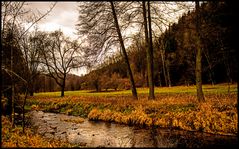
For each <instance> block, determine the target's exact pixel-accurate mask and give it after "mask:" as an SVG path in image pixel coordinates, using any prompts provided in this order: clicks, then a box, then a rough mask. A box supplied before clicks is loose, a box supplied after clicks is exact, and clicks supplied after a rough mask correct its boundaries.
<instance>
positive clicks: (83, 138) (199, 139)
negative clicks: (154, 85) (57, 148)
mask: <svg viewBox="0 0 239 149" xmlns="http://www.w3.org/2000/svg"><path fill="white" fill-rule="evenodd" d="M31 123H32V126H33V127H35V128H36V131H37V133H39V134H42V135H43V136H44V137H46V138H55V139H61V140H64V141H65V140H66V141H68V142H69V143H72V144H77V145H79V146H84V147H230V146H231V147H236V146H237V145H238V138H237V137H236V136H223V135H213V134H207V133H201V132H189V131H182V130H175V129H170V128H168V129H165V128H152V127H149V128H142V127H138V126H128V125H122V124H116V123H109V122H102V121H89V120H88V119H82V118H80V117H76V116H68V115H64V114H56V113H44V112H42V111H32V112H31Z"/></svg>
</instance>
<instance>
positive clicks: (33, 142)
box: [1, 116, 74, 148]
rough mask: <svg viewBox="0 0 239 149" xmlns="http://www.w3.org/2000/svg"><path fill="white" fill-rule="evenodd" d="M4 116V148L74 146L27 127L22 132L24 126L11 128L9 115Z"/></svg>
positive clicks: (2, 145)
mask: <svg viewBox="0 0 239 149" xmlns="http://www.w3.org/2000/svg"><path fill="white" fill-rule="evenodd" d="M1 118H2V134H1V136H2V137H1V138H2V139H1V147H3V148H16V147H17V148H23V147H30V148H55V147H63V148H64V147H74V145H71V144H69V143H67V142H64V141H61V140H53V139H44V138H43V137H42V136H40V135H38V134H34V133H33V132H32V130H31V129H30V128H25V133H22V127H20V126H16V127H15V128H11V122H10V121H9V120H8V118H7V117H5V116H1Z"/></svg>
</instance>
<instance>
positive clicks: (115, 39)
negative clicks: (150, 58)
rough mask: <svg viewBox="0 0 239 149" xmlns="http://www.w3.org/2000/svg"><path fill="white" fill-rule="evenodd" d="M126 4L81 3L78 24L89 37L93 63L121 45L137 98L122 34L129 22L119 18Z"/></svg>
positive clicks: (88, 47) (87, 47)
mask: <svg viewBox="0 0 239 149" xmlns="http://www.w3.org/2000/svg"><path fill="white" fill-rule="evenodd" d="M130 3H132V2H130ZM125 5H127V4H125ZM125 5H121V7H120V9H119V8H118V9H116V7H115V4H114V3H113V2H112V3H107V2H89V3H85V2H84V3H82V4H80V5H79V7H80V10H79V21H80V23H79V24H77V29H78V31H79V35H83V36H84V37H85V38H86V39H87V43H86V46H85V47H86V54H87V55H88V56H89V60H93V63H96V62H98V60H99V59H100V58H104V57H105V56H107V52H109V51H111V50H113V49H115V48H116V47H120V49H121V50H122V53H123V57H124V60H125V63H126V64H127V72H128V76H129V79H130V82H131V89H132V94H133V97H134V98H137V92H136V87H135V83H134V79H133V74H132V71H131V68H130V64H129V60H128V56H127V52H126V48H125V45H124V39H125V38H124V37H123V35H122V32H123V31H124V30H125V29H126V28H127V24H126V25H125V26H124V25H119V19H118V17H119V15H120V14H121V13H119V12H118V11H120V10H124V9H123V7H126V6H125ZM117 6H119V5H117ZM121 8H122V9H121ZM117 15H118V17H117ZM120 18H121V17H120ZM120 27H121V28H120Z"/></svg>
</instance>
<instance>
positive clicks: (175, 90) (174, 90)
mask: <svg viewBox="0 0 239 149" xmlns="http://www.w3.org/2000/svg"><path fill="white" fill-rule="evenodd" d="M203 91H204V94H206V95H207V94H226V93H228V85H227V84H217V85H214V86H212V85H203ZM148 92H149V89H148V88H137V93H138V95H139V97H141V96H145V95H147V94H148ZM236 92H237V84H233V85H230V93H236ZM180 93H187V94H196V86H195V85H193V86H173V87H155V95H156V96H157V95H159V94H180ZM60 94H61V93H60V91H58V92H42V93H35V94H34V96H36V97H46V96H47V97H59V96H60ZM130 95H132V92H131V90H120V91H115V90H108V92H106V91H102V92H95V91H94V90H80V91H65V96H130Z"/></svg>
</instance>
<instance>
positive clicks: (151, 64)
mask: <svg viewBox="0 0 239 149" xmlns="http://www.w3.org/2000/svg"><path fill="white" fill-rule="evenodd" d="M148 24H149V47H148V54H149V59H147V60H148V68H149V69H148V70H149V71H148V74H149V75H148V76H149V99H155V96H154V61H153V60H154V56H153V41H152V28H151V16H150V3H149V1H148Z"/></svg>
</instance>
